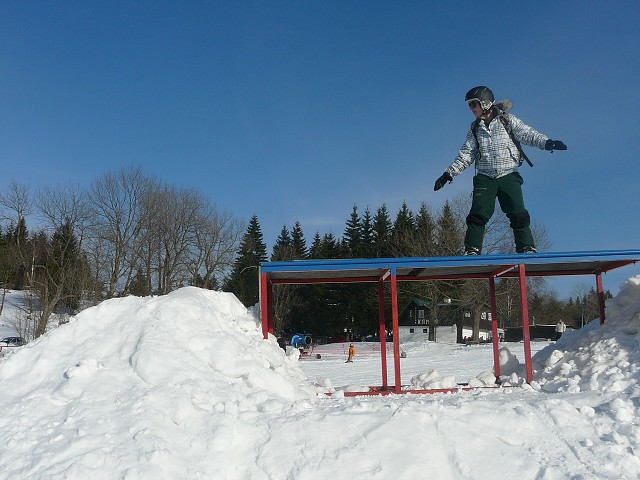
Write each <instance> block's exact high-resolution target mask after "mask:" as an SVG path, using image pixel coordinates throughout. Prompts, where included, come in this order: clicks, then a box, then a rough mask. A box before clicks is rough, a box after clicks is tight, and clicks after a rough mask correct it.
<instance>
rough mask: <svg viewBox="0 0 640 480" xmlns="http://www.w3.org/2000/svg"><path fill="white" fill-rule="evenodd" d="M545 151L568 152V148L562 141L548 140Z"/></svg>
mask: <svg viewBox="0 0 640 480" xmlns="http://www.w3.org/2000/svg"><path fill="white" fill-rule="evenodd" d="M544 149H545V150H566V149H567V146H566V145H565V144H564V143H562V142H561V141H560V140H551V139H549V140H547V142H546V143H545V144H544Z"/></svg>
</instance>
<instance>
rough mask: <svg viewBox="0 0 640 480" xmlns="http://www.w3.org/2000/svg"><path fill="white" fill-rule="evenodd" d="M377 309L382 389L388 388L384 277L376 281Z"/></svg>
mask: <svg viewBox="0 0 640 480" xmlns="http://www.w3.org/2000/svg"><path fill="white" fill-rule="evenodd" d="M378 309H379V312H380V357H381V359H382V388H383V390H387V389H388V388H389V385H388V382H387V329H386V326H385V320H384V277H383V276H381V277H380V280H378Z"/></svg>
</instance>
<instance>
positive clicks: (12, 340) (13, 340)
mask: <svg viewBox="0 0 640 480" xmlns="http://www.w3.org/2000/svg"><path fill="white" fill-rule="evenodd" d="M26 344H27V342H26V341H25V339H24V338H22V337H4V338H3V339H2V340H0V345H2V346H5V347H21V346H22V345H26Z"/></svg>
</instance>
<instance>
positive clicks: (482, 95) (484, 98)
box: [464, 85, 495, 110]
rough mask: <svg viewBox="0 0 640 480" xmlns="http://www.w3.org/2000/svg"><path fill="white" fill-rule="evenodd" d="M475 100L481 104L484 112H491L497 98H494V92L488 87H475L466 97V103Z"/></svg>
mask: <svg viewBox="0 0 640 480" xmlns="http://www.w3.org/2000/svg"><path fill="white" fill-rule="evenodd" d="M473 100H477V101H478V102H480V106H481V107H482V110H489V109H490V108H491V105H493V102H494V101H495V98H494V97H493V92H492V91H491V90H490V89H489V88H488V87H484V86H482V85H480V86H479V87H473V88H472V89H471V90H469V91H468V92H467V94H466V95H465V97H464V101H465V102H467V103H469V102H471V101H473Z"/></svg>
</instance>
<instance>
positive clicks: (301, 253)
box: [291, 221, 309, 260]
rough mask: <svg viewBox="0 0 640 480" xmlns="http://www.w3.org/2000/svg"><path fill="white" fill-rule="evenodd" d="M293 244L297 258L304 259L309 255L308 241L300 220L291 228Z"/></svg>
mask: <svg viewBox="0 0 640 480" xmlns="http://www.w3.org/2000/svg"><path fill="white" fill-rule="evenodd" d="M291 246H292V247H293V251H294V254H295V260H304V259H305V258H307V256H308V255H309V252H308V251H307V241H306V240H305V238H304V233H303V231H302V226H300V222H298V221H296V223H295V225H294V226H293V229H292V230H291Z"/></svg>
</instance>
